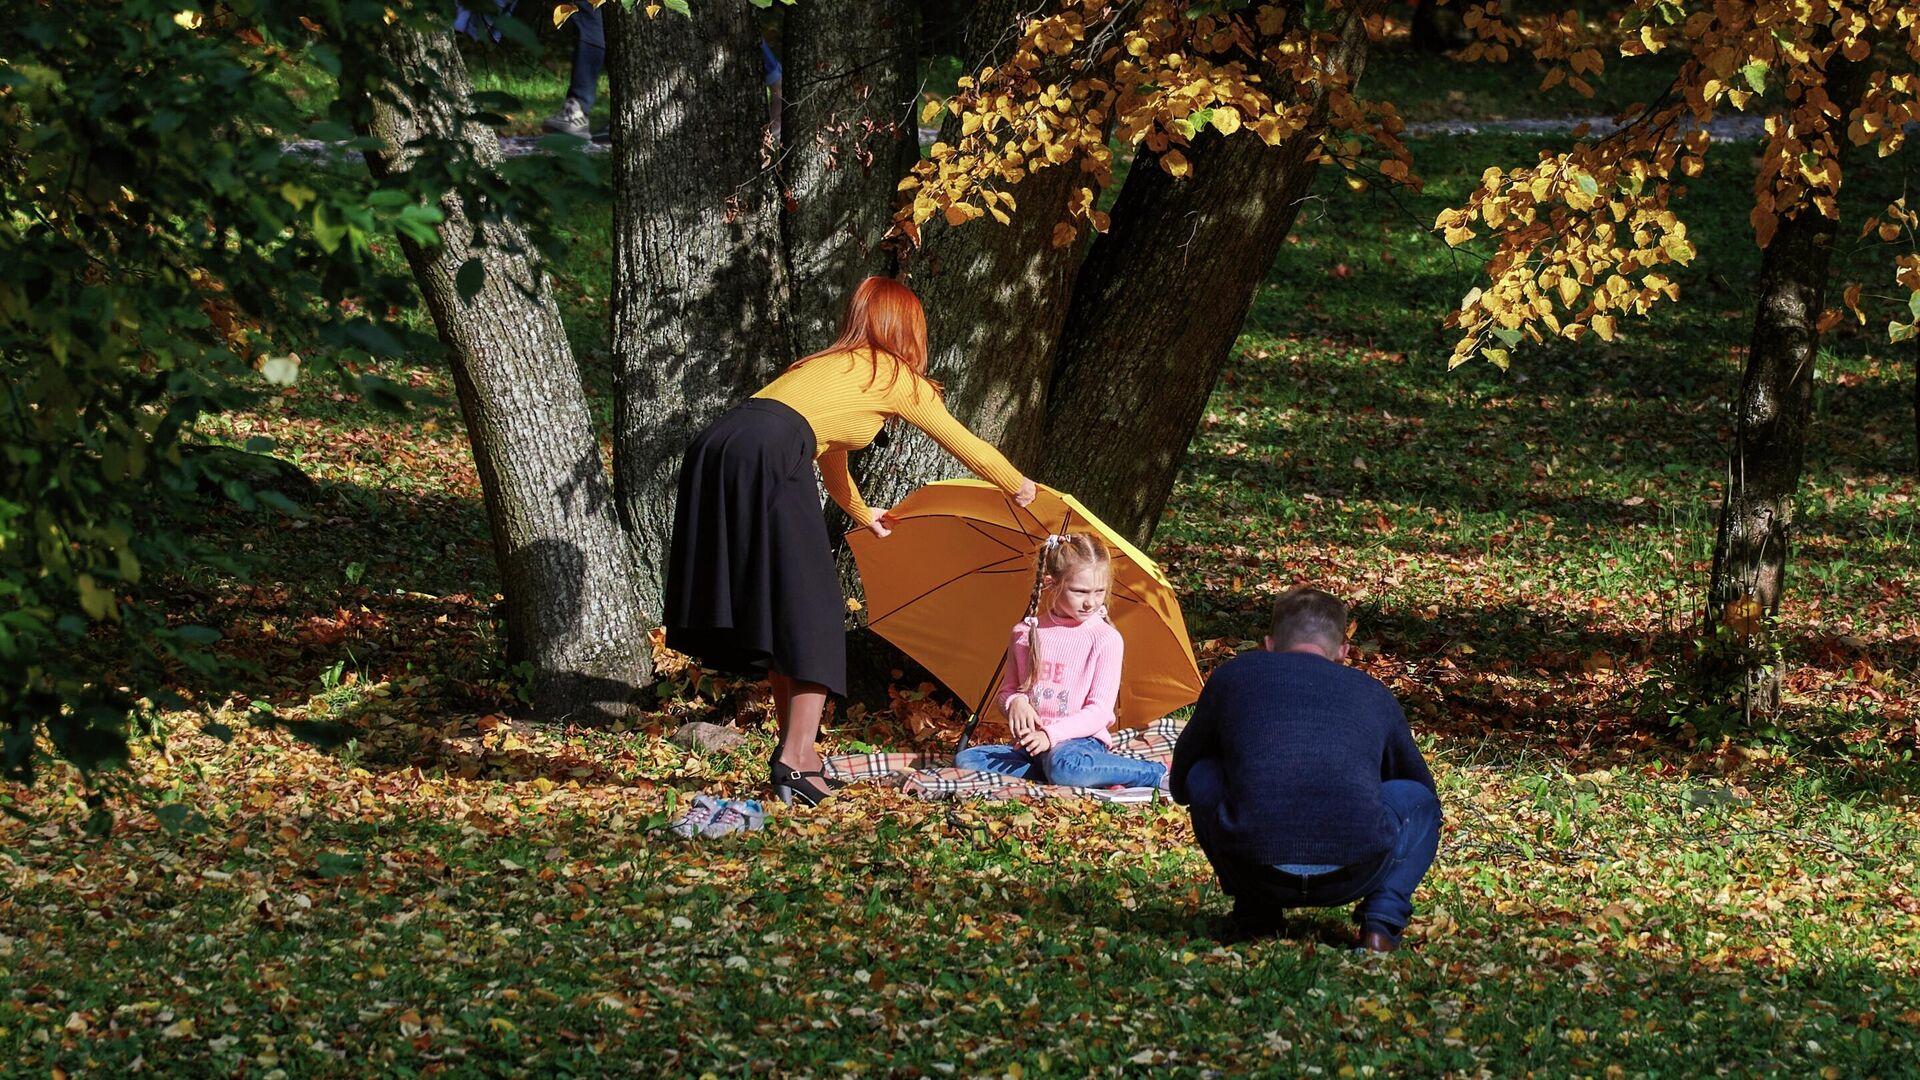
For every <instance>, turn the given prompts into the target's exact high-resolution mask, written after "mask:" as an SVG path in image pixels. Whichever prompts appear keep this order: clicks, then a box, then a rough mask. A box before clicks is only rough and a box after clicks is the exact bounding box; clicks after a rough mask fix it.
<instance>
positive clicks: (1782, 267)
mask: <svg viewBox="0 0 1920 1080" xmlns="http://www.w3.org/2000/svg"><path fill="white" fill-rule="evenodd" d="M1860 75H1861V72H1860V71H1859V65H1857V64H1850V63H1847V62H1845V61H1843V60H1840V59H1839V58H1838V57H1837V56H1836V57H1835V58H1834V60H1833V61H1832V62H1831V63H1830V65H1829V68H1828V72H1827V90H1828V93H1829V95H1830V96H1831V98H1832V100H1833V102H1834V104H1835V105H1836V106H1838V107H1839V109H1840V115H1841V117H1842V118H1844V117H1846V116H1847V115H1849V114H1850V113H1851V112H1852V111H1853V108H1854V106H1855V105H1856V104H1857V103H1858V102H1859V97H1860V89H1861V82H1862V80H1861V78H1860ZM1843 127H1844V119H1843V120H1842V122H1841V123H1839V124H1836V125H1835V126H1834V128H1833V131H1834V138H1835V141H1836V142H1837V143H1839V144H1840V145H1845V142H1844V136H1843V135H1841V134H1840V129H1841V128H1843ZM1799 211H1800V212H1799V213H1798V214H1796V215H1795V216H1794V217H1792V218H1790V219H1787V220H1785V221H1782V222H1781V223H1780V225H1779V228H1778V230H1777V231H1776V232H1775V233H1774V235H1773V242H1772V243H1770V244H1768V245H1767V248H1766V251H1765V252H1764V254H1763V255H1762V256H1761V261H1760V280H1759V289H1758V299H1757V301H1756V303H1755V308H1754V318H1753V339H1752V341H1751V343H1750V344H1749V345H1748V348H1747V370H1746V376H1745V378H1744V379H1742V381H1741V385H1740V396H1739V397H1738V398H1737V399H1736V400H1735V402H1734V436H1733V453H1732V456H1731V458H1730V459H1729V461H1728V463H1727V486H1726V495H1725V497H1724V498H1723V499H1722V501H1721V505H1720V526H1719V532H1718V536H1717V538H1716V539H1715V542H1714V549H1713V576H1712V580H1711V582H1710V583H1709V585H1708V592H1707V623H1708V626H1709V627H1713V626H1716V625H1719V624H1721V623H1725V624H1726V625H1728V627H1729V628H1730V629H1733V630H1734V631H1735V633H1736V635H1737V636H1738V637H1739V638H1740V639H1741V641H1742V644H1743V648H1742V650H1741V657H1740V665H1741V667H1742V668H1743V669H1744V670H1743V678H1744V682H1745V686H1746V690H1747V695H1746V700H1747V703H1748V706H1749V708H1751V709H1757V710H1760V711H1770V710H1771V709H1773V708H1774V707H1775V706H1776V705H1777V704H1778V701H1779V682H1778V676H1777V673H1773V672H1771V671H1769V670H1768V669H1767V668H1766V666H1765V655H1764V648H1763V646H1764V645H1765V643H1766V642H1767V640H1768V637H1769V635H1768V633H1767V622H1768V620H1769V619H1770V618H1771V617H1772V616H1773V615H1774V614H1775V613H1777V612H1778V611H1779V610H1780V598H1781V592H1782V588H1783V585H1784V581H1785V577H1786V567H1787V545H1788V541H1789V539H1790V537H1791V535H1792V529H1793V496H1794V493H1795V491H1796V490H1797V489H1798V488H1799V486H1800V471H1801V467H1802V465H1803V464H1804V463H1805V460H1806V439H1807V425H1808V420H1809V417H1810V413H1811V408H1812V403H1813V376H1814V362H1815V358H1816V354H1817V352H1818V348H1819V343H1820V332H1819V330H1818V329H1817V328H1816V326H1817V323H1818V320H1819V318H1820V312H1821V310H1822V309H1823V308H1824V307H1825V305H1826V291H1827V269H1828V265H1829V263H1830V262H1831V259H1832V255H1833V239H1834V235H1835V233H1836V232H1837V231H1838V229H1839V222H1837V221H1835V220H1834V219H1833V218H1829V217H1827V216H1825V215H1823V214H1821V213H1820V212H1819V211H1818V210H1816V209H1814V207H1813V205H1812V203H1811V201H1810V200H1809V201H1807V202H1805V203H1803V204H1802V205H1801V206H1800V207H1799Z"/></svg>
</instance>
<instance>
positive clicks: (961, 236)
mask: <svg viewBox="0 0 1920 1080" xmlns="http://www.w3.org/2000/svg"><path fill="white" fill-rule="evenodd" d="M1030 6H1031V5H1027V4H1023V3H1020V2H1018V0H989V2H987V3H982V4H980V5H978V6H977V7H976V8H975V9H974V10H973V11H972V12H971V13H970V17H969V19H968V22H967V24H966V26H965V28H964V30H963V31H962V35H961V36H962V40H963V42H964V52H963V54H962V55H963V56H964V57H965V58H966V62H967V68H968V70H971V71H977V70H979V69H980V68H981V67H982V66H984V65H986V64H989V63H993V62H994V61H995V60H996V59H997V54H998V53H999V52H1001V51H1004V50H1005V49H1007V48H1008V47H1009V46H1011V45H1012V44H1013V42H1014V40H1015V36H1016V35H1015V33H1014V30H1013V28H1014V26H1015V24H1016V22H1017V20H1018V19H1019V17H1020V16H1021V15H1022V14H1023V13H1024V12H1026V11H1027V10H1028V9H1029V8H1030ZM959 130H960V126H959V121H957V120H955V119H953V118H951V117H949V118H948V120H947V123H946V126H945V128H944V129H943V130H942V132H941V137H942V138H943V139H946V140H948V141H950V142H951V141H955V140H957V139H958V138H959ZM1085 183H1087V181H1086V180H1085V179H1084V177H1083V176H1082V174H1081V173H1080V172H1079V170H1077V169H1074V168H1072V167H1071V166H1064V167H1056V168H1051V169H1043V170H1041V171H1040V172H1037V173H1034V174H1033V175H1031V176H1029V177H1027V178H1026V179H1025V180H1023V181H1022V182H1021V183H1020V184H1018V185H1016V186H1015V187H1014V188H1013V195H1014V200H1015V203H1016V205H1017V206H1018V207H1019V209H1018V210H1017V211H1015V212H1014V213H1013V214H1012V219H1013V223H1012V224H1011V225H1001V224H998V223H997V222H993V221H990V220H985V219H983V220H981V221H977V222H973V223H970V224H968V225H964V226H961V227H958V228H953V227H949V226H947V225H946V224H944V223H943V222H939V221H937V220H936V221H934V222H929V223H928V224H927V225H926V226H925V228H924V231H923V233H922V244H921V247H920V248H919V249H918V250H915V251H912V252H909V253H907V255H906V256H905V258H904V259H903V266H902V270H903V276H904V277H905V278H906V280H907V281H908V283H909V284H911V285H912V286H913V288H914V291H915V292H917V293H918V294H919V296H920V299H921V302H922V303H924V304H925V305H926V309H927V346H928V357H927V366H928V370H929V371H930V372H931V373H932V375H933V377H934V378H936V379H939V380H940V381H941V382H942V383H943V385H944V386H945V388H946V404H947V409H948V411H949V412H951V413H953V415H954V417H955V418H957V419H958V420H959V421H960V422H961V423H964V424H966V425H967V426H968V427H969V428H971V429H972V430H973V432H974V433H975V434H977V435H979V436H980V437H981V438H983V439H985V440H987V441H988V442H990V443H993V444H994V445H996V446H998V447H999V448H1000V450H1001V451H1002V452H1003V453H1005V454H1006V455H1007V457H1008V458H1009V459H1011V460H1012V461H1013V463H1014V464H1015V465H1017V466H1019V467H1020V468H1022V469H1026V470H1031V469H1033V468H1034V467H1036V466H1037V465H1038V464H1039V456H1040V455H1039V448H1040V446H1041V445H1042V442H1043V429H1042V426H1041V425H1042V420H1043V419H1044V417H1045V406H1046V391H1047V382H1048V372H1049V368H1048V362H1049V359H1050V357H1051V354H1052V351H1053V347H1054V343H1055V341H1056V339H1057V338H1058V336H1059V333H1060V327H1061V324H1062V322H1063V320H1064V319H1065V316H1066V310H1067V303H1066V301H1067V297H1068V295H1069V294H1070V293H1071V291H1072V289H1073V278H1074V271H1075V268H1076V267H1077V265H1078V263H1079V261H1080V256H1081V254H1082V253H1083V251H1084V248H1082V247H1080V246H1079V245H1069V246H1067V247H1062V248H1056V247H1054V246H1053V244H1052V236H1053V226H1054V224H1055V223H1056V222H1058V221H1060V220H1062V219H1063V218H1064V217H1065V213H1066V211H1065V207H1066V203H1067V197H1068V193H1069V192H1071V191H1072V190H1073V188H1074V187H1076V186H1079V185H1082V184H1085ZM891 205H892V199H891V198H889V206H890V207H891ZM855 467H856V472H855V476H856V478H857V479H858V480H859V481H860V484H861V491H862V492H863V493H864V494H865V495H866V496H867V501H868V502H869V503H870V504H871V505H873V506H891V505H892V504H893V503H895V502H898V501H899V500H900V499H901V498H903V497H905V496H906V495H907V493H909V492H911V491H913V490H914V489H915V488H917V487H919V486H921V485H922V484H925V483H928V482H931V481H934V480H940V479H945V478H948V477H954V476H965V475H967V472H966V470H965V469H964V468H963V467H962V466H961V465H960V464H959V463H958V462H956V461H954V460H953V457H952V455H950V454H948V453H947V452H946V451H945V450H942V449H941V448H940V447H939V446H938V445H936V444H935V443H934V441H933V440H932V439H929V438H927V437H926V436H925V435H923V434H921V433H920V432H918V431H915V430H913V429H911V428H909V429H905V430H903V431H901V432H900V433H899V434H898V436H897V437H895V438H893V439H892V441H891V442H890V443H889V445H887V446H886V447H884V448H875V449H873V450H870V451H868V452H867V453H866V454H864V455H861V456H860V457H859V459H858V460H857V461H856V462H855Z"/></svg>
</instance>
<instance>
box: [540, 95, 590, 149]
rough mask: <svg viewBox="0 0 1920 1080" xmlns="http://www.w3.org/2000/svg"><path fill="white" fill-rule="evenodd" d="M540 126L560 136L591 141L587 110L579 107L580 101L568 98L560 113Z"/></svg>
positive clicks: (550, 117) (548, 118)
mask: <svg viewBox="0 0 1920 1080" xmlns="http://www.w3.org/2000/svg"><path fill="white" fill-rule="evenodd" d="M540 126H541V127H542V128H545V129H546V130H548V131H551V132H555V133H557V134H560V135H571V136H573V137H574V138H576V139H589V140H590V139H592V138H593V128H591V127H590V126H588V124H587V110H586V109H584V108H582V107H581V105H580V99H579V98H574V97H569V98H568V99H567V103H566V104H565V105H562V106H560V111H559V112H557V113H554V114H553V115H552V116H549V117H547V118H546V119H545V120H542V121H541V122H540Z"/></svg>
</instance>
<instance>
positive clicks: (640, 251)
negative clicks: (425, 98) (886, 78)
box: [607, 3, 795, 613]
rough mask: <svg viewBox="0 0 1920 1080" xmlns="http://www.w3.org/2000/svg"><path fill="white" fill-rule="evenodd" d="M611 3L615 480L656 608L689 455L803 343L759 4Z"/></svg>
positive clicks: (647, 594)
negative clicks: (648, 9) (776, 167)
mask: <svg viewBox="0 0 1920 1080" xmlns="http://www.w3.org/2000/svg"><path fill="white" fill-rule="evenodd" d="M608 12H609V16H610V17H609V19H608V32H609V38H608V45H609V47H610V55H609V58H608V65H607V66H608V71H609V73H610V76H611V79H612V87H613V198H614V205H613V233H614V244H613V296H612V305H611V306H612V351H613V356H614V365H615V370H616V373H617V380H616V391H615V393H616V397H615V402H614V457H613V475H614V490H615V494H616V497H617V499H618V503H619V507H620V514H621V521H622V523H623V524H624V525H625V526H626V528H627V530H628V534H629V536H630V538H631V540H632V545H633V557H634V560H635V562H636V563H637V570H636V577H637V581H638V585H639V588H640V594H641V598H642V602H643V603H644V604H645V605H646V608H647V610H648V611H651V612H656V613H657V612H658V611H659V610H660V598H661V595H662V591H661V590H662V580H661V579H662V575H663V574H664V572H665V569H666V551H667V544H668V540H669V538H670V536H671V533H672V529H673V504H674V498H675V492H676V488H677V485H678V482H679V475H680V456H681V454H682V452H683V451H684V450H685V448H686V446H687V444H688V443H689V442H691V441H692V439H693V437H694V435H695V434H697V433H698V432H699V431H700V429H701V428H703V427H705V426H706V425H707V424H708V423H709V422H711V421H712V420H713V419H714V418H715V417H717V416H719V415H720V414H721V413H723V412H725V411H726V410H727V409H729V408H731V407H732V406H733V405H735V404H737V403H739V402H740V401H741V400H742V399H744V398H745V397H746V396H747V395H749V394H751V393H752V392H753V391H754V390H756V389H758V388H759V387H760V386H761V385H763V384H764V383H765V382H767V381H768V380H769V379H771V378H772V377H773V375H774V374H775V373H776V372H778V371H779V370H780V369H781V368H782V367H784V366H785V365H786V364H788V363H790V362H792V360H793V359H794V355H795V353H794V342H793V334H792V328H791V326H790V325H789V324H788V320H787V312H786V300H785V289H786V282H785V279H784V276H783V274H782V273H781V258H780V222H779V206H780V201H779V197H778V192H777V190H776V185H775V183H774V178H773V172H772V170H771V168H770V165H771V157H772V154H771V142H770V135H769V133H768V131H767V99H766V88H765V87H764V85H763V78H764V73H763V71H762V65H761V59H760V44H759V42H760V32H759V29H758V26H757V24H756V22H755V15H754V12H755V9H754V8H753V7H752V6H751V5H749V4H740V3H713V4H704V5H698V6H696V9H695V11H694V13H693V16H692V17H691V18H689V17H686V16H681V15H675V14H673V13H671V12H667V13H662V14H661V15H659V16H658V17H655V18H648V17H647V16H646V15H645V14H644V13H643V12H642V11H640V10H639V9H638V8H635V9H632V10H628V9H626V8H625V7H624V6H622V5H614V4H610V5H608Z"/></svg>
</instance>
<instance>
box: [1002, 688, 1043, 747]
mask: <svg viewBox="0 0 1920 1080" xmlns="http://www.w3.org/2000/svg"><path fill="white" fill-rule="evenodd" d="M1007 724H1008V725H1009V726H1011V727H1012V728H1013V737H1014V738H1016V739H1018V738H1020V737H1021V736H1023V735H1025V734H1027V733H1028V732H1030V731H1032V730H1033V729H1034V728H1037V727H1039V726H1040V714H1039V713H1037V712H1034V711H1033V702H1031V701H1028V700H1027V695H1025V694H1015V695H1014V696H1013V700H1012V701H1009V702H1007Z"/></svg>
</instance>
